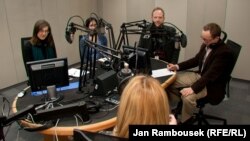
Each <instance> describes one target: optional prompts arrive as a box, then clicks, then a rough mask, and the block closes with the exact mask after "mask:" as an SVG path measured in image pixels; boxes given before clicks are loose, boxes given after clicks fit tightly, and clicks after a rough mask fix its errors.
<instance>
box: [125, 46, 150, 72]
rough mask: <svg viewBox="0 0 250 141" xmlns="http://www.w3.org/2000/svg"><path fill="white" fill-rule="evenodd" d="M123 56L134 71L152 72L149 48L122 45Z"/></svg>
mask: <svg viewBox="0 0 250 141" xmlns="http://www.w3.org/2000/svg"><path fill="white" fill-rule="evenodd" d="M123 58H125V61H127V62H128V64H129V66H130V68H131V69H132V70H134V71H135V72H136V73H143V74H149V75H151V74H152V68H151V59H150V53H149V50H148V49H146V48H140V47H137V48H135V47H132V46H125V45H124V46H123Z"/></svg>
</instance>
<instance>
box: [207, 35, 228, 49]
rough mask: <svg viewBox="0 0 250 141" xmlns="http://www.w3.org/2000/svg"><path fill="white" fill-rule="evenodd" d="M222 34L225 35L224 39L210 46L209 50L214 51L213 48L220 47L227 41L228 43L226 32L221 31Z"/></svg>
mask: <svg viewBox="0 0 250 141" xmlns="http://www.w3.org/2000/svg"><path fill="white" fill-rule="evenodd" d="M221 33H222V34H223V35H224V36H223V38H222V39H219V41H218V42H216V43H213V44H210V45H209V46H208V47H209V48H212V49H213V48H215V47H216V46H219V45H221V44H223V43H225V41H226V39H227V33H226V32H225V31H221Z"/></svg>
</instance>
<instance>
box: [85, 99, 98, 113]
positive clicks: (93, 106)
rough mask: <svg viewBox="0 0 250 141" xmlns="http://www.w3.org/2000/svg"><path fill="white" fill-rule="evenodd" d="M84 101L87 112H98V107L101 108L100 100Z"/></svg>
mask: <svg viewBox="0 0 250 141" xmlns="http://www.w3.org/2000/svg"><path fill="white" fill-rule="evenodd" d="M85 102H86V104H87V110H88V113H90V114H94V113H98V112H99V111H100V108H101V104H100V102H98V101H93V100H88V101H85Z"/></svg>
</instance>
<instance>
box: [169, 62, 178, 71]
mask: <svg viewBox="0 0 250 141" xmlns="http://www.w3.org/2000/svg"><path fill="white" fill-rule="evenodd" d="M167 68H168V69H169V70H170V71H176V70H177V69H178V68H177V65H175V64H171V63H170V64H168V65H167Z"/></svg>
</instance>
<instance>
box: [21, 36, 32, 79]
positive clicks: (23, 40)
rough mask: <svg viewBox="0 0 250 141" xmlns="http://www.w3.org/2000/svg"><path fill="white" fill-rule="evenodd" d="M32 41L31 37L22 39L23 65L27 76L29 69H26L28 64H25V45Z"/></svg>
mask: <svg viewBox="0 0 250 141" xmlns="http://www.w3.org/2000/svg"><path fill="white" fill-rule="evenodd" d="M30 39H31V37H22V38H21V49H22V56H23V63H24V67H25V70H26V74H27V76H28V71H27V67H26V62H25V59H24V58H25V56H24V55H25V52H24V51H25V49H24V48H25V44H26V43H27V42H28V41H29V40H30Z"/></svg>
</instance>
